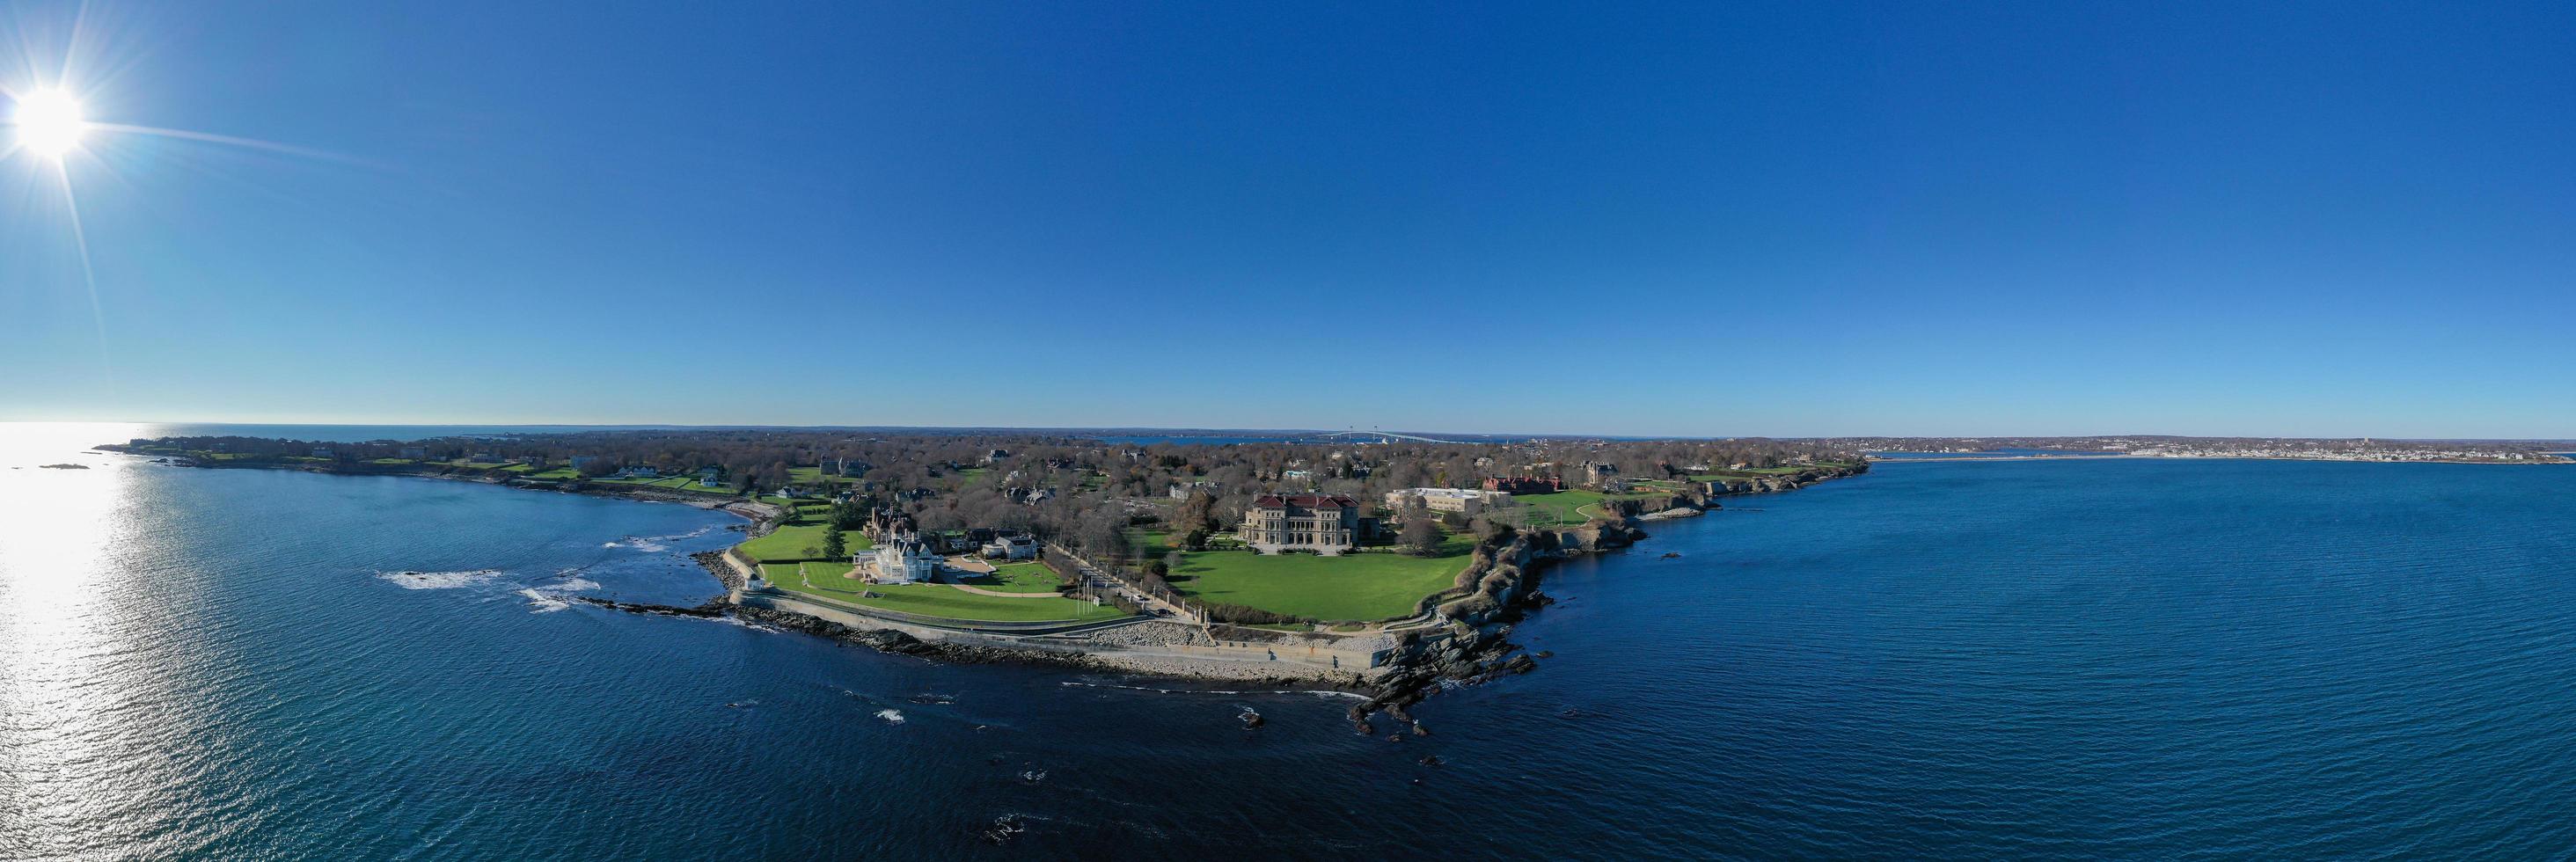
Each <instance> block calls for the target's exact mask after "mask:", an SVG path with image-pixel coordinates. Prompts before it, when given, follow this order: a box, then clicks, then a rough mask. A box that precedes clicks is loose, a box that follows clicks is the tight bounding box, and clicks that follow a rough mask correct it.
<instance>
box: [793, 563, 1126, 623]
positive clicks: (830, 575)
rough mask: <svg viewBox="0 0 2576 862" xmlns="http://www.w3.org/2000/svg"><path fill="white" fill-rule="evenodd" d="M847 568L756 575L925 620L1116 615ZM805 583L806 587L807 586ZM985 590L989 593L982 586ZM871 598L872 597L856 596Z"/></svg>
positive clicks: (1070, 602)
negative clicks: (855, 573) (866, 577)
mask: <svg viewBox="0 0 2576 862" xmlns="http://www.w3.org/2000/svg"><path fill="white" fill-rule="evenodd" d="M849 571H850V564H848V563H806V564H804V574H803V577H799V576H798V572H797V565H796V564H794V563H785V564H762V565H761V567H760V576H761V578H762V579H764V580H767V581H769V582H770V583H772V584H776V585H778V587H779V588H780V589H784V590H787V591H788V592H793V593H805V594H808V595H814V596H821V597H824V598H828V599H833V600H836V601H843V602H848V603H850V604H854V605H865V606H868V607H872V608H883V609H885V610H889V611H897V612H901V613H907V614H918V615H921V616H925V617H941V618H945V619H952V620H962V621H967V622H1006V623H1031V622H1046V621H1051V620H1074V621H1080V622H1090V621H1093V620H1106V619H1115V618H1117V617H1119V616H1122V614H1121V613H1120V612H1119V610H1118V609H1117V608H1115V607H1111V606H1108V605H1102V606H1099V607H1093V606H1092V604H1091V603H1090V602H1086V601H1079V600H1076V599H1066V598H1056V597H1045V598H1003V597H1001V596H982V595H976V594H974V593H970V592H967V591H965V590H961V589H958V588H956V587H952V586H949V585H947V584H901V585H885V584H862V583H859V582H858V581H854V580H850V579H849V578H847V577H843V576H844V575H847V574H849ZM808 581H811V586H810V587H809V586H808V583H807V582H808ZM986 589H992V588H991V587H986ZM862 593H874V594H875V595H872V596H871V595H862Z"/></svg>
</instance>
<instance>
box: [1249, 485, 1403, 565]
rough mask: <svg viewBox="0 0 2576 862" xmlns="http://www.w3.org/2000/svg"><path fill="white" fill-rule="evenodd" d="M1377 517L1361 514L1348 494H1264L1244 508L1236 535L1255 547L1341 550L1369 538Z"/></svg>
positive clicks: (1269, 550)
mask: <svg viewBox="0 0 2576 862" xmlns="http://www.w3.org/2000/svg"><path fill="white" fill-rule="evenodd" d="M1373 520H1374V519H1369V518H1362V517H1360V502H1359V501H1358V500H1354V499H1352V498H1351V497H1350V495H1348V494H1263V495H1261V496H1260V497H1258V498H1255V499H1254V500H1253V501H1252V507H1251V508H1248V509H1245V510H1243V526H1242V528H1240V529H1239V530H1237V531H1236V535H1238V536H1241V537H1242V538H1243V543H1244V544H1247V545H1251V546H1252V548H1253V550H1257V551H1260V552H1262V553H1265V554H1276V553H1279V552H1280V551H1316V552H1319V553H1323V554H1328V555H1330V554H1339V553H1341V552H1343V551H1345V550H1349V549H1350V548H1352V547H1354V546H1357V545H1358V544H1359V543H1360V540H1361V539H1364V538H1367V537H1368V533H1369V528H1370V525H1371V522H1372V521H1373Z"/></svg>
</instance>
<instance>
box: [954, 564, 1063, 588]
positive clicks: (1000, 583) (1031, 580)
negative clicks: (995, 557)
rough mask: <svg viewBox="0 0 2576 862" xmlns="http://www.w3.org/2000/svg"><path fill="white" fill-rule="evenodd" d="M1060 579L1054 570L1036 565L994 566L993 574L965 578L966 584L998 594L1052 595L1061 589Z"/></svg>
mask: <svg viewBox="0 0 2576 862" xmlns="http://www.w3.org/2000/svg"><path fill="white" fill-rule="evenodd" d="M1062 580H1063V579H1062V578H1059V577H1057V576H1056V573H1055V570H1054V569H1050V568H1047V567H1046V566H1044V565H1041V564H1038V563H1004V564H1002V565H998V566H994V567H993V573H992V574H989V575H979V576H976V577H971V578H967V579H966V582H967V583H970V584H974V585H975V586H977V587H979V588H982V589H987V590H992V591H994V592H998V593H1052V592H1055V591H1057V590H1058V589H1061V587H1060V586H1058V584H1059V583H1061V582H1062Z"/></svg>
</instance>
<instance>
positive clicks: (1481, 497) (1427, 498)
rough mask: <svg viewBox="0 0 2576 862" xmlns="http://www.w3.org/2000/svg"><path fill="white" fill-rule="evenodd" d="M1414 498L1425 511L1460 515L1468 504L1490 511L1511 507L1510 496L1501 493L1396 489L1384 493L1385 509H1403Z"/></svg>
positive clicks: (1442, 489)
mask: <svg viewBox="0 0 2576 862" xmlns="http://www.w3.org/2000/svg"><path fill="white" fill-rule="evenodd" d="M1414 497H1420V498H1422V507H1423V508H1425V509H1430V510H1431V511H1434V512H1457V513H1460V514H1464V513H1466V511H1467V504H1468V503H1470V502H1476V503H1482V504H1483V505H1484V508H1488V509H1491V508H1494V507H1496V506H1508V505H1511V501H1512V495H1510V494H1507V493H1504V492H1501V491H1485V490H1477V489H1473V488H1398V489H1396V490H1393V491H1388V492H1386V507H1387V508H1389V509H1403V508H1404V503H1405V501H1406V500H1407V499H1410V498H1414Z"/></svg>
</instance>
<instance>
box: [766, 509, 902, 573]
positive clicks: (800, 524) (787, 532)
mask: <svg viewBox="0 0 2576 862" xmlns="http://www.w3.org/2000/svg"><path fill="white" fill-rule="evenodd" d="M831 528H832V525H830V524H827V523H824V522H823V521H822V520H821V519H819V518H818V519H810V520H809V519H798V520H797V521H795V522H793V523H790V524H787V525H785V526H782V527H779V528H778V529H776V530H773V531H771V532H770V533H769V535H766V536H761V537H759V538H756V539H752V540H750V541H747V542H744V543H742V545H741V548H742V553H743V555H744V556H747V557H750V558H752V559H753V560H756V561H759V562H763V563H776V562H795V561H798V560H812V559H819V557H817V556H816V554H814V553H808V552H807V551H806V550H805V549H807V548H821V547H823V531H825V530H829V529H831ZM841 541H842V542H844V543H846V544H847V545H848V546H849V549H850V552H851V553H857V552H859V551H863V550H866V549H868V548H873V547H876V544H875V543H874V542H870V541H868V537H867V534H866V533H862V532H860V531H858V530H842V531H841ZM843 562H844V563H846V562H847V561H843Z"/></svg>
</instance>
